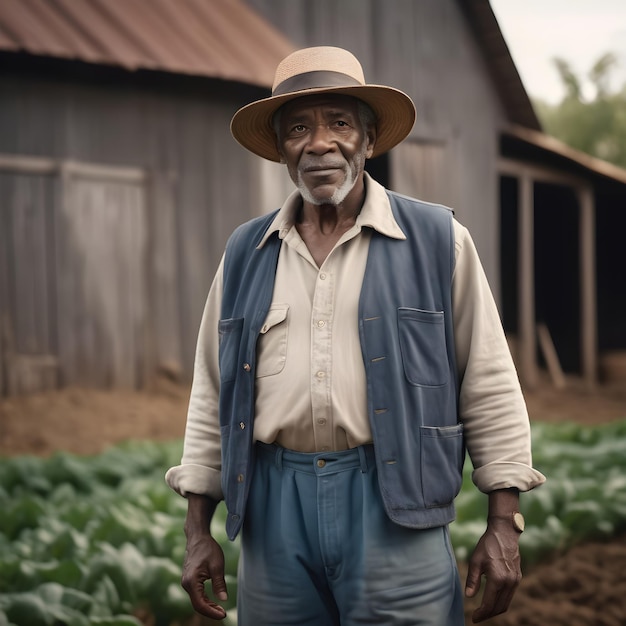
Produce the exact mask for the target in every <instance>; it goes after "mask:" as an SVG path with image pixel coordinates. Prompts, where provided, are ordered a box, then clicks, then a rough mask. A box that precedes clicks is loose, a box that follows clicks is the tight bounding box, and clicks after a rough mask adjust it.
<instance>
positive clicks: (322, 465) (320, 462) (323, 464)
mask: <svg viewBox="0 0 626 626" xmlns="http://www.w3.org/2000/svg"><path fill="white" fill-rule="evenodd" d="M325 465H326V461H324V459H318V460H317V467H324V466H325Z"/></svg>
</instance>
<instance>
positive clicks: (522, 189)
mask: <svg viewBox="0 0 626 626" xmlns="http://www.w3.org/2000/svg"><path fill="white" fill-rule="evenodd" d="M518 180H519V196H518V233H519V235H518V237H519V239H518V246H519V250H518V255H519V267H518V272H519V276H518V290H519V291H518V332H519V339H520V341H519V363H520V372H519V374H520V378H521V380H522V384H523V385H524V386H525V387H526V388H527V389H533V388H534V387H535V386H536V385H537V358H536V336H537V332H536V328H535V262H534V199H533V180H532V178H531V176H530V174H529V173H528V172H527V171H522V172H521V175H520V177H519V179H518Z"/></svg>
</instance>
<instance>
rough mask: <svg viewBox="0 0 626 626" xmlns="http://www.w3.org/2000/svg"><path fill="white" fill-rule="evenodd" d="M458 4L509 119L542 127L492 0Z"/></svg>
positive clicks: (460, 0)
mask: <svg viewBox="0 0 626 626" xmlns="http://www.w3.org/2000/svg"><path fill="white" fill-rule="evenodd" d="M459 6H460V7H461V9H462V10H463V12H464V14H465V16H466V18H467V20H468V22H469V24H470V26H471V27H472V29H473V31H474V33H475V35H476V41H477V43H478V45H479V47H480V49H481V50H482V53H483V56H484V58H485V61H486V63H487V68H488V70H489V73H490V74H491V76H492V78H493V81H494V85H495V87H496V90H497V91H498V95H499V96H500V99H501V100H502V103H503V104H504V108H505V111H506V112H507V114H508V117H509V120H510V121H511V122H512V123H514V124H519V125H521V126H525V127H526V128H532V129H534V130H540V129H541V124H540V123H539V120H538V118H537V115H536V113H535V110H534V109H533V106H532V104H531V102H530V98H529V97H528V93H527V92H526V89H525V88H524V84H523V83H522V79H521V78H520V75H519V72H518V71H517V67H515V63H514V61H513V58H512V57H511V53H510V51H509V47H508V46H507V44H506V41H505V40H504V37H503V35H502V31H501V30H500V26H499V25H498V21H497V19H496V16H495V15H494V13H493V10H492V8H491V5H490V4H489V0H459Z"/></svg>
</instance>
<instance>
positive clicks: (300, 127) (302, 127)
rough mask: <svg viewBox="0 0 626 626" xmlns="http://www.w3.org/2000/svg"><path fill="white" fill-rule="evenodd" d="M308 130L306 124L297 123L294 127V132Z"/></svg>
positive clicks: (292, 130)
mask: <svg viewBox="0 0 626 626" xmlns="http://www.w3.org/2000/svg"><path fill="white" fill-rule="evenodd" d="M305 130H306V126H305V125H304V124H296V125H295V126H294V127H293V128H292V129H291V132H292V133H303V132H304V131H305Z"/></svg>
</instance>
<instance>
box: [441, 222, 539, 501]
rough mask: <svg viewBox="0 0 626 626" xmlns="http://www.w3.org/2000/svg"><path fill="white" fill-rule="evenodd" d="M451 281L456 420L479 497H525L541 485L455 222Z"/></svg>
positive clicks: (472, 252)
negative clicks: (510, 493) (510, 491)
mask: <svg viewBox="0 0 626 626" xmlns="http://www.w3.org/2000/svg"><path fill="white" fill-rule="evenodd" d="M454 227H455V239H456V266H455V271H454V276H453V281H452V300H453V317H454V330H455V344H456V359H457V367H458V371H459V385H460V396H459V415H460V419H461V421H462V422H463V424H464V429H465V440H466V444H467V450H468V452H469V455H470V458H471V461H472V465H473V467H474V471H473V474H472V480H473V481H474V483H475V485H476V486H477V487H478V489H480V490H481V491H483V492H485V493H489V492H490V491H493V490H496V489H505V488H511V487H516V488H517V489H519V490H520V491H528V490H530V489H532V488H534V487H537V486H538V485H540V484H541V483H543V482H544V481H545V477H544V476H543V475H542V474H541V473H540V472H538V471H536V470H535V469H533V467H532V453H531V443H530V423H529V419H528V412H527V409H526V403H525V401H524V397H523V395H522V390H521V387H520V383H519V379H518V376H517V372H516V369H515V366H514V364H513V359H512V358H511V353H510V350H509V347H508V344H507V341H506V337H505V334H504V329H503V327H502V322H501V319H500V315H499V313H498V309H497V307H496V303H495V301H494V298H493V295H492V292H491V289H490V287H489V284H488V282H487V278H486V276H485V273H484V270H483V268H482V265H481V262H480V259H479V257H478V253H477V251H476V248H475V246H474V242H473V241H472V238H471V236H470V234H469V232H468V231H467V229H466V228H464V227H463V226H461V225H460V224H459V223H458V222H456V221H455V224H454Z"/></svg>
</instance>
